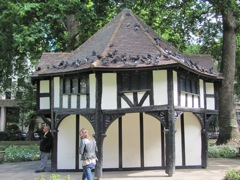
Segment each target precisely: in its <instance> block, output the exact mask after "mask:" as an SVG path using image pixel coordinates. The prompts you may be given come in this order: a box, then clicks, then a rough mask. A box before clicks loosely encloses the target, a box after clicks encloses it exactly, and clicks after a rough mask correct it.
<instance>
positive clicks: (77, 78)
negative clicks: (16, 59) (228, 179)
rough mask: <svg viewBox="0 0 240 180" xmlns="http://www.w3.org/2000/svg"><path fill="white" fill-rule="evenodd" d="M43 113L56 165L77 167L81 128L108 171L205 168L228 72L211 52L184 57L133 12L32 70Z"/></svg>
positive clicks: (170, 171) (55, 167) (98, 169)
mask: <svg viewBox="0 0 240 180" xmlns="http://www.w3.org/2000/svg"><path fill="white" fill-rule="evenodd" d="M32 80H33V83H34V84H36V85H37V95H38V96H37V111H38V114H39V115H41V116H45V117H48V118H50V119H51V123H52V124H51V126H52V127H51V128H52V133H53V135H54V148H53V152H52V164H51V165H52V169H53V170H54V171H79V170H80V169H81V162H80V160H79V154H78V147H79V130H80V129H81V128H83V127H84V128H87V129H89V131H90V132H91V133H92V134H94V137H95V139H96V141H97V145H98V149H99V151H98V159H99V160H98V163H97V166H96V172H95V175H96V176H97V177H101V176H102V169H108V170H129V169H135V170H137V169H165V171H166V173H167V174H168V175H169V176H172V175H173V174H174V172H175V167H182V168H191V167H199V168H202V167H203V168H205V167H207V150H208V144H207V130H208V124H209V122H210V121H212V120H213V119H214V117H216V116H217V114H218V93H217V91H218V86H219V84H220V83H221V80H222V77H221V76H220V75H219V73H218V72H217V70H216V69H215V67H214V64H213V62H212V59H211V57H210V56H208V55H191V56H184V55H182V54H181V53H180V52H179V51H178V50H177V49H175V48H174V47H173V46H171V45H170V44H169V43H167V42H166V41H165V40H164V39H162V38H161V37H160V36H159V35H157V34H156V33H155V32H154V31H153V30H152V29H151V28H150V27H148V26H147V25H146V24H145V23H143V22H142V21H141V20H140V19H139V18H138V17H137V16H136V15H135V14H133V13H132V12H131V11H130V10H127V9H126V10H123V11H122V12H121V13H120V14H118V15H117V16H116V17H115V18H114V19H113V20H111V21H110V22H109V23H108V24H107V25H105V26H104V27H103V28H102V29H100V30H99V31H98V32H97V33H96V34H94V35H93V36H92V37H91V38H90V39H88V40H87V41H86V42H85V43H84V44H83V45H81V46H80V47H79V48H77V49H76V50H75V51H74V52H71V53H43V55H42V57H41V59H40V61H39V64H38V68H37V70H36V72H35V73H34V74H33V75H32Z"/></svg>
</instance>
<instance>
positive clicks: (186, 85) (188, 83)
mask: <svg viewBox="0 0 240 180" xmlns="http://www.w3.org/2000/svg"><path fill="white" fill-rule="evenodd" d="M179 90H180V92H184V93H188V94H194V95H199V94H200V89H199V81H198V78H196V77H194V76H191V75H189V74H188V75H185V74H181V75H180V76H179Z"/></svg>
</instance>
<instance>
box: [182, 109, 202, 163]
mask: <svg viewBox="0 0 240 180" xmlns="http://www.w3.org/2000/svg"><path fill="white" fill-rule="evenodd" d="M184 126H185V127H184V129H185V134H184V135H185V151H186V154H185V155H186V165H187V166H190V165H201V146H202V144H201V142H202V141H201V125H200V123H199V121H198V119H197V118H196V116H194V115H193V114H192V113H184Z"/></svg>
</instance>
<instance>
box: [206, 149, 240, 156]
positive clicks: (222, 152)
mask: <svg viewBox="0 0 240 180" xmlns="http://www.w3.org/2000/svg"><path fill="white" fill-rule="evenodd" d="M237 152H238V150H237V148H235V147H231V146H209V147H208V157H209V158H236V156H237Z"/></svg>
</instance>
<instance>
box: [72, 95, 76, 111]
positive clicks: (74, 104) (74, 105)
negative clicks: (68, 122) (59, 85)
mask: <svg viewBox="0 0 240 180" xmlns="http://www.w3.org/2000/svg"><path fill="white" fill-rule="evenodd" d="M71 108H73V109H76V108H77V95H71Z"/></svg>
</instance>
